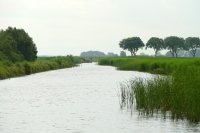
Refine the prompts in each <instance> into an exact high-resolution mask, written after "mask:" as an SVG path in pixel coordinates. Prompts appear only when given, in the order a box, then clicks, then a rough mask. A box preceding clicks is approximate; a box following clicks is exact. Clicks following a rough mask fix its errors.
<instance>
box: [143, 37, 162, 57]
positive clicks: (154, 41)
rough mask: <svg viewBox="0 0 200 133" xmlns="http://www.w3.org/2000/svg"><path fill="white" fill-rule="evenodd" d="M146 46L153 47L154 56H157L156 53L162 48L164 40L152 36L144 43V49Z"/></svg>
mask: <svg viewBox="0 0 200 133" xmlns="http://www.w3.org/2000/svg"><path fill="white" fill-rule="evenodd" d="M147 48H153V49H154V52H155V56H157V53H158V52H159V51H160V50H162V49H163V48H164V41H163V39H160V38H157V37H152V38H150V39H149V41H148V42H147V43H146V49H147Z"/></svg>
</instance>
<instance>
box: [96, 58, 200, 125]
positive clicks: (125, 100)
mask: <svg viewBox="0 0 200 133" xmlns="http://www.w3.org/2000/svg"><path fill="white" fill-rule="evenodd" d="M98 62H99V64H100V65H110V66H116V67H117V68H118V69H120V70H136V71H142V72H150V73H154V74H165V75H167V76H155V77H154V78H153V79H150V80H144V79H137V80H133V81H130V83H125V84H122V85H121V106H122V107H124V106H128V107H131V108H132V107H136V108H137V109H138V110H139V111H140V112H142V114H144V115H148V116H149V115H150V116H152V115H154V114H156V113H158V112H162V114H163V116H164V117H165V116H166V114H169V115H170V117H171V118H173V119H176V120H177V119H187V120H189V121H191V122H199V121H200V102H199V101H200V59H198V58H193V59H192V58H152V57H151V58H147V57H146V58H145V57H132V58H130V57H129V58H102V59H99V61H98ZM133 105H135V106H133Z"/></svg>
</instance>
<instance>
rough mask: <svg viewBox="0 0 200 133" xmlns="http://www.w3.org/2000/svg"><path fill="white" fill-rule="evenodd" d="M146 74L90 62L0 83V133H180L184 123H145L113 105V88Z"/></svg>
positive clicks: (189, 127)
mask: <svg viewBox="0 0 200 133" xmlns="http://www.w3.org/2000/svg"><path fill="white" fill-rule="evenodd" d="M138 77H141V78H151V75H150V74H146V73H140V72H133V71H117V70H116V69H115V68H114V67H110V66H98V65H96V64H95V63H88V64H81V65H80V66H79V67H74V68H68V69H62V70H55V71H49V72H43V73H38V74H33V75H30V76H25V77H18V78H12V79H7V80H2V81H0V133H134V132H136V133H138V132H142V133H143V132H148V133H155V132H160V133H184V132H185V133H186V132H200V126H199V125H197V124H189V123H188V122H187V121H172V120H170V119H162V118H159V117H158V118H156V117H153V118H145V117H143V116H139V115H138V112H137V111H136V110H135V111H134V112H133V114H132V116H131V114H130V112H129V111H128V110H121V109H120V106H119V98H118V96H117V95H118V94H119V83H120V82H123V81H128V80H130V79H134V78H138Z"/></svg>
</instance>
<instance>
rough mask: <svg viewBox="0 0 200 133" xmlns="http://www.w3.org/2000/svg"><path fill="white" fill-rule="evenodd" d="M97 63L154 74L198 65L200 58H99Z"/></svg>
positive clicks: (168, 72) (199, 65)
mask: <svg viewBox="0 0 200 133" xmlns="http://www.w3.org/2000/svg"><path fill="white" fill-rule="evenodd" d="M98 63H99V65H110V66H115V67H117V69H119V70H130V71H132V70H134V71H141V72H149V73H156V74H171V73H172V72H174V70H177V69H181V68H182V67H187V66H195V67H200V59H197V58H153V57H152V58H151V57H137V58H130V57H127V58H101V59H99V60H98Z"/></svg>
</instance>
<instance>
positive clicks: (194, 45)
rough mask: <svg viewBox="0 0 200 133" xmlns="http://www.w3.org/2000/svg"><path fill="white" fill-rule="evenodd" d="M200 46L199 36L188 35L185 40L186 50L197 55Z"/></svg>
mask: <svg viewBox="0 0 200 133" xmlns="http://www.w3.org/2000/svg"><path fill="white" fill-rule="evenodd" d="M198 48H200V39H199V38H198V37H188V38H186V40H185V50H188V51H189V52H190V54H191V55H192V56H193V57H195V56H196V52H197V49H198Z"/></svg>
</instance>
